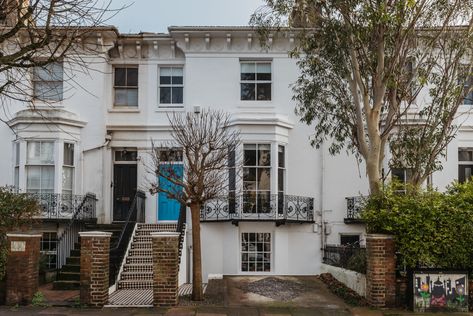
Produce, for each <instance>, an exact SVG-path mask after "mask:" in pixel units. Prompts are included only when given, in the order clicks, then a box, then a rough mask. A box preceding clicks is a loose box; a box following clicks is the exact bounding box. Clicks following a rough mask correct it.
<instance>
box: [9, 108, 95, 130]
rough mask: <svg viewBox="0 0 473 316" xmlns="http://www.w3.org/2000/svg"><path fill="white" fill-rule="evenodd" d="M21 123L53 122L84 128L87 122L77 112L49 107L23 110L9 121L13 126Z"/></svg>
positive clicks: (43, 123)
mask: <svg viewBox="0 0 473 316" xmlns="http://www.w3.org/2000/svg"><path fill="white" fill-rule="evenodd" d="M20 124H29V125H31V124H42V125H45V124H46V125H48V124H52V125H64V126H73V127H78V128H82V127H84V126H85V125H86V124H87V122H85V121H81V120H80V119H79V117H78V115H77V114H75V113H72V112H69V111H66V110H64V109H59V108H47V109H26V110H21V111H19V112H17V113H16V114H15V117H14V118H13V119H11V120H10V121H9V122H8V125H9V126H10V127H11V128H14V127H15V126H18V125H20Z"/></svg>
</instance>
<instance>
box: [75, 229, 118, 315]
mask: <svg viewBox="0 0 473 316" xmlns="http://www.w3.org/2000/svg"><path fill="white" fill-rule="evenodd" d="M79 235H80V302H81V304H85V305H88V306H94V307H102V306H103V305H105V304H107V303H108V287H109V282H108V271H109V258H110V237H111V236H112V233H107V232H80V233H79Z"/></svg>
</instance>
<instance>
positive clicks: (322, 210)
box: [320, 142, 325, 253]
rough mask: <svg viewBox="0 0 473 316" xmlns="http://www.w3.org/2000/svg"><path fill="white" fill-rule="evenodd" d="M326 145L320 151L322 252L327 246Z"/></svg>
mask: <svg viewBox="0 0 473 316" xmlns="http://www.w3.org/2000/svg"><path fill="white" fill-rule="evenodd" d="M324 150H325V146H324V142H322V144H321V145H320V153H321V156H322V159H321V169H322V170H321V174H322V177H321V179H320V181H321V185H320V230H321V234H320V246H321V248H322V253H323V249H324V248H325V219H324V211H325V208H324V207H325V203H324V199H325V197H324V186H325V152H324Z"/></svg>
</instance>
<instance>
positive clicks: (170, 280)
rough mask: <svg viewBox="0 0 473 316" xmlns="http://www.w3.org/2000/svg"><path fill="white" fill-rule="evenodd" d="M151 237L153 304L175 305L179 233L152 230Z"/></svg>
mask: <svg viewBox="0 0 473 316" xmlns="http://www.w3.org/2000/svg"><path fill="white" fill-rule="evenodd" d="M151 237H152V240H153V302H154V306H175V305H177V302H178V289H179V233H178V232H154V233H151Z"/></svg>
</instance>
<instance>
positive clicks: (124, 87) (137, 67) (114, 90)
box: [112, 64, 140, 109]
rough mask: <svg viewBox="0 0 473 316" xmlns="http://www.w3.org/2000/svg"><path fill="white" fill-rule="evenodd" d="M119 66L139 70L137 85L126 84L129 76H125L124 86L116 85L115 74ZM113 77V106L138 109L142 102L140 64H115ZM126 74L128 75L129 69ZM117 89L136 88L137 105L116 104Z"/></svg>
mask: <svg viewBox="0 0 473 316" xmlns="http://www.w3.org/2000/svg"><path fill="white" fill-rule="evenodd" d="M119 68H124V69H136V71H137V75H136V76H137V79H136V81H137V82H136V86H128V85H126V81H127V79H126V78H127V77H125V85H124V86H117V85H115V74H116V69H119ZM112 69H113V78H112V83H113V107H115V108H130V109H138V108H139V104H140V90H139V86H140V69H139V65H122V64H117V65H113V67H112ZM126 73H127V74H126V76H128V71H126ZM117 89H129V90H136V105H129V104H126V105H124V104H116V90H117Z"/></svg>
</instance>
